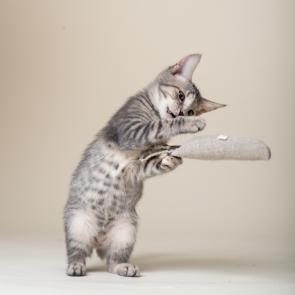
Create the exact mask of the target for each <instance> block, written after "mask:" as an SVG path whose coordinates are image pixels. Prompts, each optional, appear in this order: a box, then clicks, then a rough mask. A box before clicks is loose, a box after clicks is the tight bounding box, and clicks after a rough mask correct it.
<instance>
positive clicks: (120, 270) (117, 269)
mask: <svg viewBox="0 0 295 295" xmlns="http://www.w3.org/2000/svg"><path fill="white" fill-rule="evenodd" d="M109 271H110V272H112V273H114V274H117V275H119V276H123V277H140V271H139V268H138V266H137V265H134V264H131V263H119V264H117V265H115V266H113V267H111V269H110V270H109Z"/></svg>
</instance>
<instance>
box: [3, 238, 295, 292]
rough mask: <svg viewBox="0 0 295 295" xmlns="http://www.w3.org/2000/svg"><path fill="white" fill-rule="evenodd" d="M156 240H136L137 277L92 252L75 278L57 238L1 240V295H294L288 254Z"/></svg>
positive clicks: (292, 267)
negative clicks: (114, 270) (117, 271)
mask: <svg viewBox="0 0 295 295" xmlns="http://www.w3.org/2000/svg"><path fill="white" fill-rule="evenodd" d="M159 245H160V244H159V243H158V244H157V245H156V244H154V245H151V246H150V247H143V246H142V244H141V245H139V247H138V249H137V250H136V251H135V253H134V255H133V258H132V260H133V262H134V263H136V264H138V265H139V266H140V269H141V272H142V277H140V278H125V277H120V276H117V275H113V274H109V273H107V272H106V270H105V266H104V264H103V262H101V261H99V260H98V258H97V257H96V256H95V255H93V257H92V258H91V259H90V260H89V261H88V267H87V268H88V274H87V276H86V277H79V278H78V277H68V276H66V275H65V273H64V268H65V265H64V261H65V256H64V245H63V241H62V240H57V241H52V240H50V241H47V240H46V239H41V240H40V239H34V238H31V239H28V238H26V239H20V238H19V239H15V238H13V239H12V238H9V239H8V238H6V239H1V245H0V261H1V267H0V294H5V295H10V294H32V295H34V294H38V295H40V294H42V295H45V294H50V295H54V294H71V295H75V294H83V295H84V294H106V295H107V294H161V295H162V294H219V295H220V294H221V295H222V294H242V295H243V294H251V295H253V294H259V295H263V294H267V295H272V294H276V295H284V294H295V263H294V262H295V261H294V260H292V259H290V255H289V254H288V255H278V253H275V252H274V253H273V254H271V253H268V255H261V253H260V254H259V255H254V254H253V253H254V252H255V251H249V253H250V254H251V255H250V254H249V253H248V252H247V253H248V254H247V253H241V252H240V251H239V250H236V251H232V250H231V249H228V252H226V251H224V249H226V247H219V249H221V250H220V253H219V254H217V251H216V248H217V247H216V248H215V251H211V250H210V249H209V248H208V249H209V250H208V249H207V250H206V247H205V246H204V247H203V248H204V251H200V250H199V251H194V247H193V246H192V247H190V246H187V247H173V251H172V250H171V249H167V248H169V247H167V244H165V243H164V244H163V243H162V246H159ZM163 245H166V246H165V247H164V246H163ZM146 248H149V249H146ZM170 248H172V247H170ZM184 249H186V251H185V250H184ZM206 252H207V254H206ZM213 252H214V255H213ZM242 252H243V251H242ZM256 252H257V251H256ZM266 252H267V251H266ZM255 256H256V257H255Z"/></svg>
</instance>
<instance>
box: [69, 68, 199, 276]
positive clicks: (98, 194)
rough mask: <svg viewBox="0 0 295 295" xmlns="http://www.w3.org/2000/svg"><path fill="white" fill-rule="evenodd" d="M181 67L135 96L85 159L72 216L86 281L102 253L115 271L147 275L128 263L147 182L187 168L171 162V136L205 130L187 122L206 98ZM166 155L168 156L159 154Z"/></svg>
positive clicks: (72, 236)
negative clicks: (91, 259)
mask: <svg viewBox="0 0 295 295" xmlns="http://www.w3.org/2000/svg"><path fill="white" fill-rule="evenodd" d="M174 67H175V66H172V67H169V68H168V69H166V70H165V71H163V72H162V73H161V74H160V75H159V76H158V77H157V78H156V79H155V81H153V82H152V83H151V84H149V85H148V86H147V87H146V88H145V89H144V90H143V91H141V92H139V93H138V94H137V95H135V96H133V97H131V98H130V99H129V100H128V101H127V102H126V103H125V104H124V105H123V106H122V107H121V108H120V109H119V110H118V111H117V113H116V114H115V115H114V116H113V117H112V118H111V119H110V121H109V122H108V123H107V125H106V126H105V127H104V128H103V129H102V130H101V131H100V132H99V133H98V134H97V136H96V138H95V140H94V141H93V142H92V143H91V144H90V145H89V146H88V148H87V149H86V151H85V152H84V154H83V157H82V160H81V162H80V164H79V165H78V167H77V169H76V170H75V172H74V174H73V177H72V181H71V186H70V194H69V198H68V201H67V203H66V206H65V210H64V223H65V235H66V246H67V256H68V268H67V274H68V275H74V276H80V275H85V272H86V265H85V263H86V257H87V256H90V255H91V253H92V251H93V249H95V250H96V252H97V254H98V255H99V256H100V257H101V258H106V262H107V266H108V270H109V271H110V272H113V273H116V274H119V275H124V276H139V269H138V267H137V266H135V265H133V264H130V263H128V261H129V257H130V255H131V252H132V249H133V247H134V243H135V239H136V231H137V213H136V210H135V206H136V204H137V202H138V201H139V199H140V198H141V195H142V190H143V181H144V180H145V179H146V178H149V177H152V176H157V175H161V174H163V173H166V172H169V171H171V170H173V169H175V168H176V167H177V166H178V165H179V164H181V163H182V160H181V159H180V158H177V157H171V156H169V152H168V151H169V146H167V145H166V142H167V141H168V140H169V139H170V138H171V137H173V136H175V135H178V134H182V133H194V132H198V131H200V130H202V129H203V128H204V127H205V122H204V121H203V120H202V119H200V118H198V117H196V116H190V117H189V116H183V115H185V114H187V113H188V112H189V110H191V109H190V108H191V107H192V105H194V104H196V102H197V101H198V100H199V101H200V97H199V92H198V91H196V87H195V86H194V85H193V83H192V82H191V80H190V79H187V77H186V78H185V79H184V77H181V73H180V72H179V70H178V71H177V75H176V74H175V72H174ZM179 73H180V74H179ZM187 73H188V69H186V75H187ZM179 75H180V76H179ZM180 91H181V92H182V93H183V94H184V96H185V99H182V98H183V97H182V95H181V96H180V94H179V93H180ZM180 98H181V99H180ZM159 150H167V153H166V154H165V153H164V154H163V153H161V154H157V153H156V152H155V151H159ZM151 154H153V155H151ZM149 155H151V156H149Z"/></svg>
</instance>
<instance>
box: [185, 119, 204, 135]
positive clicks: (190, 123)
mask: <svg viewBox="0 0 295 295" xmlns="http://www.w3.org/2000/svg"><path fill="white" fill-rule="evenodd" d="M186 120H187V124H186V125H187V126H186V127H187V130H186V131H187V132H192V133H195V132H198V131H202V130H203V129H204V128H205V127H206V121H205V120H204V119H202V118H200V117H196V116H192V117H186Z"/></svg>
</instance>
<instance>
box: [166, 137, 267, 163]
mask: <svg viewBox="0 0 295 295" xmlns="http://www.w3.org/2000/svg"><path fill="white" fill-rule="evenodd" d="M171 155H172V156H178V157H183V158H189V159H198V160H249V161H257V160H269V159H270V157H271V150H270V148H269V147H268V146H267V145H266V144H265V143H264V142H263V141H261V140H258V139H252V138H247V137H234V136H226V135H207V136H206V135H204V136H196V137H195V138H193V139H191V140H190V141H188V142H186V143H184V144H183V145H181V146H179V147H177V148H176V149H174V150H173V151H172V152H171Z"/></svg>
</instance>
